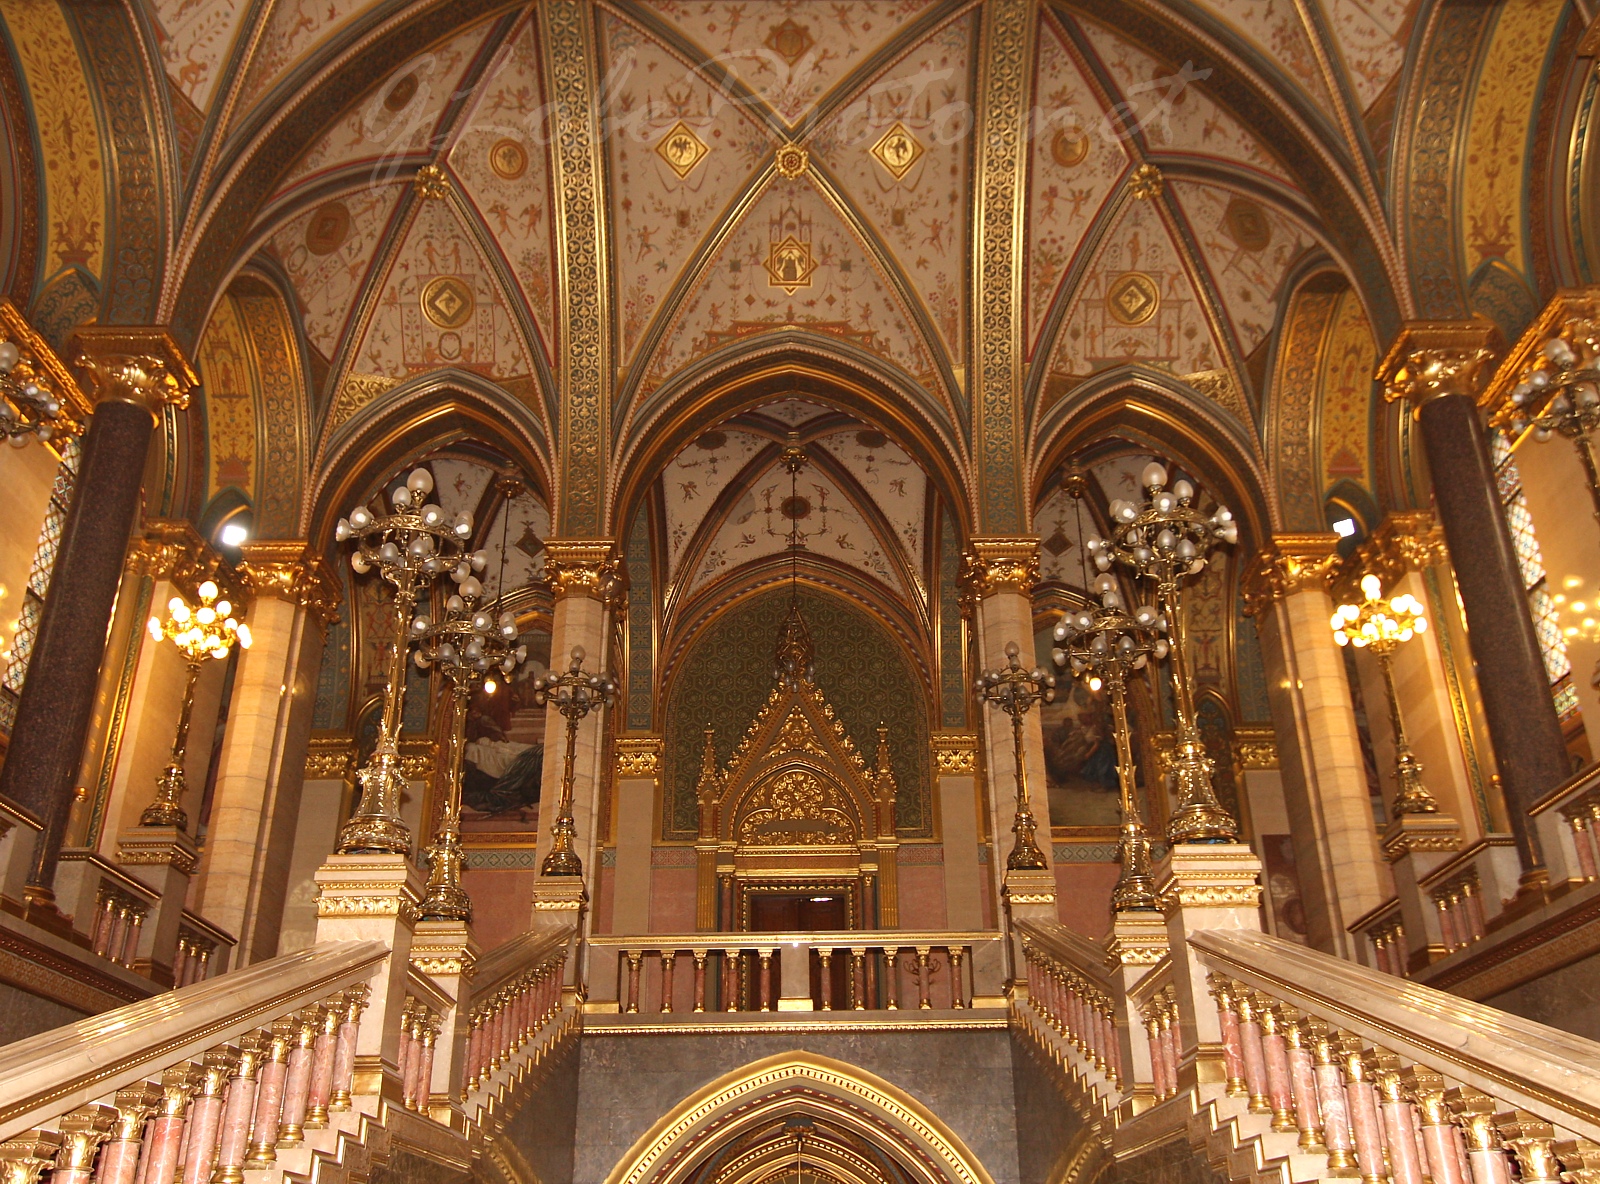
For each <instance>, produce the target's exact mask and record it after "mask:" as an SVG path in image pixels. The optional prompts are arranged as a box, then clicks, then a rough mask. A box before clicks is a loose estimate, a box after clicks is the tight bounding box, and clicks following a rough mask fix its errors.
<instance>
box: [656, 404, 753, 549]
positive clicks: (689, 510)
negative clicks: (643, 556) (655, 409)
mask: <svg viewBox="0 0 1600 1184" xmlns="http://www.w3.org/2000/svg"><path fill="white" fill-rule="evenodd" d="M770 443H772V441H771V440H769V439H767V438H766V437H765V436H758V435H756V434H755V433H754V432H738V431H728V430H720V429H719V430H717V431H710V432H703V433H702V434H700V435H699V436H697V437H695V439H694V440H693V441H691V442H690V444H689V447H687V448H685V449H684V450H683V451H682V452H680V453H678V455H677V456H675V457H673V458H672V461H671V462H670V463H669V464H668V465H667V467H666V470H665V471H664V472H663V473H662V475H661V491H662V493H663V494H664V496H663V497H662V504H663V506H664V507H665V508H666V517H667V574H668V575H669V577H670V576H675V575H676V574H677V571H678V563H679V561H680V560H681V559H682V558H683V550H684V548H685V547H686V546H687V545H688V543H689V539H690V537H691V536H692V535H693V534H694V532H695V528H696V527H698V526H699V525H700V522H701V520H702V519H704V518H705V516H706V514H707V513H708V512H709V511H710V509H711V506H712V503H713V502H715V501H716V500H717V496H718V495H719V494H720V493H721V492H722V491H723V490H724V489H726V488H727V487H728V482H730V481H732V480H733V479H734V478H735V477H736V476H738V475H739V472H740V470H742V469H743V468H744V467H745V465H747V464H749V463H750V459H751V458H752V457H754V456H755V455H756V453H758V452H760V451H761V450H762V449H763V448H765V447H766V446H767V445H768V444H770Z"/></svg>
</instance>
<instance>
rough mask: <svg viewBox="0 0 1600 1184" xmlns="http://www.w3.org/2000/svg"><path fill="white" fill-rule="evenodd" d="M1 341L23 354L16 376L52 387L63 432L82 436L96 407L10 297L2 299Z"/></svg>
mask: <svg viewBox="0 0 1600 1184" xmlns="http://www.w3.org/2000/svg"><path fill="white" fill-rule="evenodd" d="M0 340H5V341H10V342H12V343H13V344H14V345H16V346H17V348H18V349H20V350H21V351H22V359H21V360H20V361H19V362H18V363H17V365H16V367H15V369H13V370H12V372H11V373H12V374H13V376H15V377H16V378H17V379H19V380H21V381H30V380H31V381H34V382H38V383H39V385H41V386H46V387H49V388H50V390H51V391H52V392H54V394H55V396H56V397H57V398H58V399H60V400H61V417H60V423H61V430H63V431H70V432H72V433H74V434H79V433H81V432H82V431H83V429H84V428H85V427H86V426H88V422H89V416H90V414H91V413H92V412H93V411H94V404H92V403H90V402H89V400H88V398H86V397H85V396H84V393H83V388H82V387H80V386H79V385H78V382H77V380H76V379H75V378H73V377H72V372H71V371H70V370H68V369H67V367H66V364H65V363H64V362H62V360H61V356H60V355H59V354H57V353H56V351H55V350H53V349H51V348H50V343H49V342H47V341H46V340H45V339H44V338H43V337H40V336H39V334H38V333H36V332H35V331H34V328H33V326H32V325H30V324H28V322H27V319H26V318H25V317H24V316H23V315H22V313H21V312H20V311H18V309H17V306H16V305H14V304H12V303H11V298H10V297H9V296H0Z"/></svg>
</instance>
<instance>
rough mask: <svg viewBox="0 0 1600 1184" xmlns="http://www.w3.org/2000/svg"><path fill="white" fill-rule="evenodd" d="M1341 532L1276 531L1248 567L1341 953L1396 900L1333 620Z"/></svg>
mask: <svg viewBox="0 0 1600 1184" xmlns="http://www.w3.org/2000/svg"><path fill="white" fill-rule="evenodd" d="M1338 541H1339V539H1338V536H1337V535H1334V534H1281V535H1274V536H1273V540H1272V547H1271V549H1269V550H1267V551H1264V552H1262V554H1261V555H1260V556H1259V557H1258V559H1257V560H1256V563H1255V566H1254V567H1253V568H1252V569H1251V570H1250V571H1249V572H1247V573H1246V584H1245V606H1246V612H1248V613H1249V614H1250V615H1252V616H1253V617H1254V618H1255V620H1256V626H1257V628H1258V629H1259V630H1260V634H1261V655H1262V660H1263V662H1264V664H1265V666H1266V672H1267V691H1268V697H1269V700H1270V702H1271V704H1272V721H1273V729H1274V732H1275V734H1276V737H1277V749H1278V758H1279V768H1280V772H1281V774H1282V777H1283V792H1284V799H1285V804H1286V806H1287V808H1288V813H1289V824H1290V825H1289V831H1290V834H1291V835H1292V836H1293V841H1294V853H1295V865H1296V867H1297V868H1298V870H1299V873H1300V892H1301V898H1302V900H1303V901H1304V903H1305V909H1306V928H1307V936H1308V938H1309V940H1310V943H1311V944H1312V945H1313V946H1315V947H1316V948H1318V949H1321V950H1324V951H1326V952H1328V953H1331V954H1336V955H1339V956H1341V957H1353V956H1354V951H1355V950H1356V949H1357V948H1358V943H1357V942H1356V940H1355V938H1354V936H1353V935H1352V934H1351V933H1350V932H1349V929H1348V926H1349V925H1350V923H1351V922H1352V921H1354V920H1356V918H1358V917H1360V916H1362V915H1364V914H1366V913H1367V912H1370V911H1371V910H1372V909H1374V908H1377V907H1378V905H1379V904H1381V903H1382V902H1383V901H1384V900H1386V899H1387V898H1388V895H1389V891H1390V886H1389V883H1388V881H1387V875H1386V873H1385V872H1384V870H1383V868H1384V864H1383V859H1382V857H1381V856H1380V854H1379V851H1378V831H1377V823H1376V822H1375V821H1374V819H1373V815H1372V799H1371V794H1370V792H1369V788H1368V785H1367V776H1366V768H1365V763H1364V761H1363V759H1362V755H1361V739H1360V734H1359V733H1358V731H1357V729H1356V716H1355V706H1354V704H1353V702H1352V701H1351V698H1350V684H1349V682H1348V680H1347V679H1346V677H1345V668H1344V656H1343V655H1342V654H1341V653H1340V651H1339V647H1338V644H1337V643H1336V642H1335V641H1334V639H1333V629H1332V627H1331V626H1330V624H1329V621H1330V619H1331V618H1332V616H1333V599H1332V598H1331V597H1330V596H1329V594H1328V576H1329V574H1330V572H1331V571H1332V570H1333V568H1334V565H1335V563H1336V561H1337V559H1338V555H1337V552H1336V550H1335V547H1336V546H1337V544H1338Z"/></svg>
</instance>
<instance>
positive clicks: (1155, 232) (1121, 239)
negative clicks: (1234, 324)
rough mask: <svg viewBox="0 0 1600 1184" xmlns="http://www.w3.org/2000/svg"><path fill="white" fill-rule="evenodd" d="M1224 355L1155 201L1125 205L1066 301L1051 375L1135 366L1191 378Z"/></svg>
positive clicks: (1211, 367) (1218, 364)
mask: <svg viewBox="0 0 1600 1184" xmlns="http://www.w3.org/2000/svg"><path fill="white" fill-rule="evenodd" d="M1225 357H1226V354H1225V353H1224V352H1223V351H1222V350H1221V349H1220V348H1219V347H1218V345H1217V343H1216V342H1215V341H1213V340H1212V337H1211V329H1210V324H1209V322H1208V320H1207V317H1206V313H1205V308H1204V306H1203V305H1202V304H1201V302H1200V299H1199V296H1198V295H1197V293H1196V292H1195V288H1194V284H1193V283H1192V282H1191V279H1190V276H1189V273H1188V270H1187V269H1186V267H1185V266H1184V263H1183V256H1182V254H1181V253H1180V251H1179V249H1178V246H1177V244H1176V243H1175V242H1174V241H1173V238H1172V235H1171V233H1170V231H1169V230H1168V227H1167V225H1166V223H1165V222H1164V221H1163V220H1162V218H1161V215H1160V212H1159V209H1158V203H1157V202H1155V201H1133V200H1130V201H1129V202H1128V203H1127V206H1126V208H1125V209H1124V210H1123V211H1122V214H1121V216H1120V218H1119V220H1118V222H1117V224H1116V226H1115V227H1113V228H1112V229H1111V230H1110V231H1109V232H1108V233H1107V235H1106V238H1105V241H1104V243H1103V244H1102V245H1101V247H1100V249H1099V251H1098V252H1097V254H1096V256H1095V258H1094V261H1093V262H1092V263H1090V265H1089V267H1088V268H1087V270H1086V271H1085V274H1084V279H1083V283H1082V284H1081V285H1080V286H1079V288H1078V290H1077V292H1076V293H1074V295H1073V302H1072V305H1071V307H1070V308H1069V310H1068V312H1067V317H1066V320H1065V321H1064V322H1063V324H1062V326H1061V329H1060V331H1059V334H1058V336H1057V338H1056V346H1055V353H1054V356H1053V357H1052V359H1051V367H1050V368H1051V371H1052V372H1054V373H1058V374H1071V375H1075V376H1085V375H1090V374H1094V373H1095V372H1097V371H1100V370H1105V369H1108V368H1110V367H1112V366H1120V365H1124V364H1126V363H1130V362H1138V363H1141V364H1143V365H1146V366H1153V367H1155V368H1157V369H1160V370H1170V371H1171V372H1172V373H1174V374H1192V373H1196V372H1198V371H1202V370H1216V369H1219V368H1220V367H1221V366H1222V364H1223V359H1224V358H1225Z"/></svg>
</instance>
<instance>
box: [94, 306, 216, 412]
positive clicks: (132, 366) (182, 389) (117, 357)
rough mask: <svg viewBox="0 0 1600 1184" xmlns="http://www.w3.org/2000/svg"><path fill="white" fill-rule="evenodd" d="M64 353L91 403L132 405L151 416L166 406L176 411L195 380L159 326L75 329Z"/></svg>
mask: <svg viewBox="0 0 1600 1184" xmlns="http://www.w3.org/2000/svg"><path fill="white" fill-rule="evenodd" d="M68 352H69V353H70V354H71V355H72V359H73V361H72V364H73V365H74V366H75V367H77V369H79V370H81V371H82V372H83V373H84V374H85V375H87V376H88V379H89V384H90V390H91V391H92V398H93V401H94V402H95V404H97V405H98V404H100V403H105V402H119V403H133V404H136V405H137V406H140V407H143V408H144V409H145V410H146V411H148V412H149V413H150V414H151V415H152V416H153V417H156V418H160V415H161V408H162V407H163V406H167V405H171V406H173V407H176V408H178V409H179V410H180V411H181V410H183V409H184V408H186V407H188V406H189V396H190V394H191V393H192V392H193V391H194V389H195V388H196V387H198V386H199V385H200V379H199V377H198V376H197V375H196V374H195V372H194V367H192V366H191V365H189V359H188V358H187V357H185V356H184V353H183V350H182V349H180V348H179V346H178V343H177V342H176V341H174V340H173V339H172V334H170V333H169V332H167V330H166V328H165V327H164V326H161V325H87V326H85V327H84V328H82V329H78V330H76V331H75V332H74V333H73V335H72V341H71V345H70V348H69V350H68Z"/></svg>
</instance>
